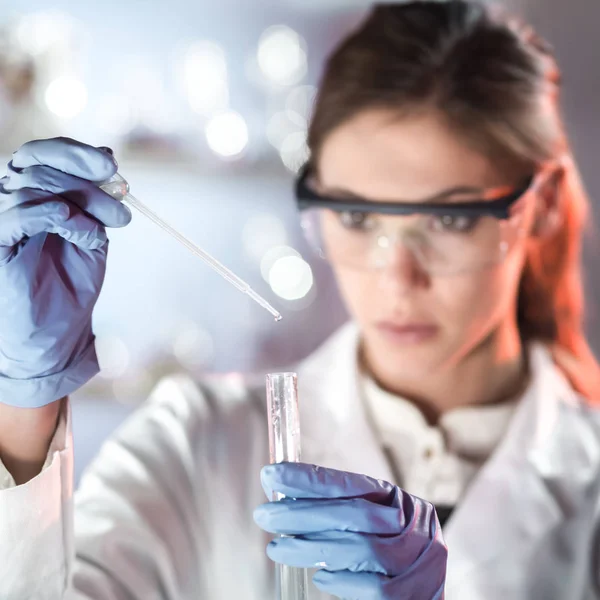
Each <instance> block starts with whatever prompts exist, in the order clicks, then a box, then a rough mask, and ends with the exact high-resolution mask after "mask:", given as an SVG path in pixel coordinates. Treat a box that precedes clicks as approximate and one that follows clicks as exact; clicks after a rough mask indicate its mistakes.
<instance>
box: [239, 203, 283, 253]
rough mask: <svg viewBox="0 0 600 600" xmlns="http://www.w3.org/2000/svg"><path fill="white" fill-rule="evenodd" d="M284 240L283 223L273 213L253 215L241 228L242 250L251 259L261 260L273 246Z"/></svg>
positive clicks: (281, 243)
mask: <svg viewBox="0 0 600 600" xmlns="http://www.w3.org/2000/svg"><path fill="white" fill-rule="evenodd" d="M286 242H287V234H286V231H285V225H284V224H283V221H282V220H281V219H280V218H279V217H276V216H275V215H268V214H258V215H254V216H252V217H250V218H249V219H248V221H247V222H246V224H245V225H244V229H243V230H242V244H243V247H244V251H245V253H246V255H247V256H248V257H250V258H251V259H253V260H257V261H258V260H261V259H262V258H263V256H264V255H265V253H266V252H267V251H268V250H270V249H271V248H272V247H273V246H282V245H284V244H285V243H286Z"/></svg>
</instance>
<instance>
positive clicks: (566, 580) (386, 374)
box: [0, 2, 600, 600]
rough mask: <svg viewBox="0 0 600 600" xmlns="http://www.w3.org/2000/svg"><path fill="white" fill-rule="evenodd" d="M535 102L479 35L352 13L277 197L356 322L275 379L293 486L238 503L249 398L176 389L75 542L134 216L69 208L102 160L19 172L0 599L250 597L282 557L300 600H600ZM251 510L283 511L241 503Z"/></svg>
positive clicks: (583, 442)
mask: <svg viewBox="0 0 600 600" xmlns="http://www.w3.org/2000/svg"><path fill="white" fill-rule="evenodd" d="M558 86H559V76H558V71H557V68H556V65H555V63H554V61H553V60H552V57H551V55H550V53H549V51H548V49H547V48H546V47H545V46H544V44H543V43H542V41H541V40H540V39H539V38H537V37H535V36H534V34H533V33H532V31H531V30H530V29H527V28H524V27H521V26H519V25H517V24H514V23H512V22H508V21H505V20H503V19H502V18H501V17H499V16H494V15H491V14H490V13H489V12H488V11H487V10H486V9H484V8H483V7H481V6H480V5H477V4H471V3H465V2H448V3H438V2H415V3H409V4H402V5H384V6H378V7H376V8H375V9H374V10H373V12H372V13H371V15H370V17H369V18H368V19H367V21H366V22H365V23H364V25H363V26H362V27H361V28H360V29H359V30H358V31H356V32H355V33H354V34H352V36H350V37H349V38H348V39H347V40H346V41H345V42H344V43H343V44H342V45H341V46H340V47H339V48H338V49H337V50H336V52H335V53H334V54H333V56H332V57H331V59H330V60H329V62H328V64H327V68H326V72H325V75H324V78H323V81H322V85H321V90H320V95H319V98H318V101H317V103H316V107H315V112H314V116H313V119H312V123H311V129H310V135H309V145H310V150H311V159H310V162H309V164H308V165H307V167H306V168H305V169H304V170H303V172H302V174H301V176H300V178H299V180H298V185H297V190H298V194H297V195H298V203H299V208H300V209H301V212H302V214H303V219H304V221H305V224H306V227H307V233H308V234H309V235H310V238H311V240H312V242H313V243H314V244H315V245H316V246H317V247H318V248H319V250H320V251H321V253H322V254H323V255H324V256H325V257H326V258H328V259H329V260H330V262H331V264H332V267H333V269H334V272H335V275H336V277H337V281H338V283H339V286H340V289H341V291H342V294H343V296H344V298H345V301H346V303H347V306H348V308H349V310H350V313H351V314H352V316H353V324H350V325H348V326H346V327H345V328H343V329H342V330H341V331H340V332H338V333H337V334H335V335H334V336H333V338H332V339H331V340H329V341H328V342H326V343H325V345H324V346H323V347H322V348H321V349H320V350H318V351H317V352H316V353H315V354H314V355H313V356H311V357H309V358H308V359H306V360H305V361H304V362H302V363H301V364H300V365H298V367H297V369H296V370H297V371H298V376H299V384H300V396H301V401H302V408H303V418H304V422H303V424H302V431H303V452H304V459H305V460H306V463H307V464H301V465H285V464H284V465H279V466H277V467H266V468H263V470H262V473H261V481H259V478H258V473H259V470H260V469H261V467H262V466H263V465H264V464H265V463H266V462H267V453H266V448H265V439H266V431H265V430H266V425H265V416H264V412H263V408H262V407H263V404H264V400H263V394H264V392H263V385H264V384H263V380H262V377H261V378H259V380H257V381H254V380H252V379H247V380H243V381H242V380H240V379H239V378H237V377H235V378H233V377H224V378H216V379H210V380H207V381H202V382H196V381H192V380H191V379H189V378H188V377H184V376H181V377H174V378H171V379H168V380H166V381H164V382H162V383H161V384H160V385H159V386H158V388H157V390H156V391H155V393H154V395H153V397H152V398H151V400H150V401H149V402H148V403H147V404H146V405H145V406H144V407H143V408H142V409H141V410H140V411H139V412H138V413H137V414H136V415H135V416H134V417H133V418H132V419H131V420H130V421H129V422H128V423H127V424H126V425H125V426H124V427H122V428H121V429H120V430H119V432H118V433H117V434H116V435H115V436H114V438H113V439H112V440H110V441H109V442H108V443H107V444H106V445H105V446H104V448H103V449H102V451H101V453H100V455H99V457H98V459H97V460H96V461H95V463H94V464H93V466H92V467H91V468H90V469H89V470H88V472H87V475H86V476H85V477H84V480H83V482H82V486H81V490H80V492H79V493H78V496H77V501H76V508H75V511H74V513H75V514H74V519H75V538H73V537H72V534H71V523H72V522H71V511H70V498H71V487H72V479H71V456H72V454H71V438H70V421H69V418H68V414H69V409H68V403H67V400H62V401H61V402H58V401H57V400H58V399H59V398H62V397H64V396H66V395H67V394H69V393H71V392H72V391H73V390H74V389H76V388H77V387H79V386H80V385H82V384H83V383H85V381H87V380H88V379H89V377H91V376H92V375H93V374H94V373H95V372H96V370H97V365H96V360H95V356H94V352H93V336H92V333H91V326H90V315H91V311H92V308H93V305H94V302H95V300H96V298H97V295H98V293H99V290H100V287H101V283H102V278H103V274H104V265H105V259H106V252H107V244H106V234H105V231H104V227H105V226H121V225H124V224H126V223H127V222H128V220H129V215H128V213H127V212H126V209H125V208H123V207H122V206H121V205H119V204H118V203H115V202H114V201H112V199H111V198H109V197H108V196H105V195H104V194H103V193H102V192H100V191H98V188H97V187H96V186H95V185H94V184H93V183H90V181H95V182H98V181H102V180H104V179H107V178H108V177H110V176H111V175H112V174H113V173H114V171H115V170H116V165H115V163H114V161H113V159H112V157H111V155H110V154H109V153H108V152H107V151H106V150H105V149H93V148H90V147H89V146H85V145H83V144H79V143H77V142H73V141H72V140H43V141H37V142H30V143H29V144H26V145H25V146H24V147H22V148H21V149H19V150H18V151H17V152H16V153H15V155H14V156H13V160H12V162H11V164H10V165H9V169H8V175H7V177H6V178H4V179H3V180H2V185H3V195H2V200H1V203H0V206H1V207H3V210H4V212H3V213H2V218H1V220H0V241H1V243H0V246H2V248H0V251H1V252H3V254H1V255H0V278H2V279H1V285H2V290H3V299H4V307H3V312H2V314H1V316H0V350H1V353H0V356H1V362H0V367H1V369H0V373H1V374H2V378H1V379H0V398H1V399H2V402H3V405H0V408H1V409H2V410H1V412H0V426H1V432H2V435H1V436H0V456H1V457H2V459H3V461H4V465H5V467H6V472H5V474H4V483H3V488H4V489H3V491H1V492H0V508H1V512H0V514H1V515H2V517H1V520H0V526H1V528H2V530H1V535H0V540H1V541H0V592H1V593H0V596H2V597H10V598H61V597H63V596H64V597H66V598H89V599H95V600H99V599H102V600H104V599H108V598H110V599H115V598H116V599H119V600H120V599H130V598H135V599H138V598H140V599H141V598H144V599H147V598H167V599H171V598H173V599H174V598H183V599H187V598H198V597H202V598H235V597H242V598H265V597H270V595H271V594H272V589H273V588H272V585H273V582H272V572H273V571H272V568H271V567H272V565H271V563H270V562H269V561H268V559H267V557H266V556H265V555H264V546H263V544H266V543H267V542H268V540H269V539H270V535H269V533H281V534H288V535H292V536H295V537H285V538H281V539H277V540H275V541H273V542H270V543H269V546H268V549H267V552H268V555H269V557H270V558H271V559H273V560H274V561H277V562H281V563H285V564H290V565H294V566H300V567H306V568H310V567H316V568H317V569H318V570H317V572H316V574H315V575H314V582H315V584H316V586H311V594H312V597H314V598H317V597H323V598H325V597H332V596H333V597H340V598H361V599H362V598H423V599H430V598H442V597H443V596H444V581H445V594H446V597H447V598H452V599H454V598H459V599H460V600H470V599H473V600H474V599H483V598H485V599H486V600H495V599H502V600H507V599H511V600H514V599H525V598H527V599H531V598H544V599H545V600H559V599H560V600H567V599H568V600H576V599H581V600H583V599H591V598H600V587H599V579H600V577H599V575H600V564H599V561H598V551H599V549H600V548H599V542H598V540H599V539H600V538H599V537H598V531H599V529H598V506H600V502H599V501H600V490H599V487H600V477H599V475H600V451H599V450H600V435H599V432H600V431H599V429H598V411H597V409H596V408H595V407H594V405H593V401H594V400H595V399H596V398H597V397H598V396H596V394H597V392H598V387H599V386H598V376H597V373H598V369H597V366H596V363H595V362H594V360H593V357H592V355H591V353H590V351H589V349H588V346H587V344H586V341H585V339H584V336H583V333H582V324H581V321H582V293H581V282H580V238H581V230H582V226H583V223H584V220H585V210H586V201H585V196H584V193H583V190H582V188H581V186H580V184H579V181H578V176H577V170H576V168H575V165H574V164H573V161H572V158H571V155H570V152H569V147H568V143H567V139H566V137H565V133H564V131H563V128H562V123H561V119H560V115H559V110H558V104H557V96H558ZM555 362H558V363H559V365H560V366H556V364H555ZM55 427H56V430H55ZM313 465H319V467H315V466H313ZM361 473H366V474H368V475H370V476H371V477H372V478H371V477H367V476H366V475H360V474H361ZM386 482H392V483H393V484H396V485H398V486H401V487H396V486H395V485H393V484H392V483H386ZM261 483H262V486H263V487H264V491H265V492H266V493H267V496H268V497H269V498H270V497H271V494H272V493H273V492H279V493H283V494H285V495H286V496H289V497H292V498H296V500H295V501H284V502H279V503H264V495H263V491H262V490H261ZM421 498H422V499H421ZM259 505H260V506H259ZM257 506H258V508H256V507H257ZM434 506H436V507H437V509H438V513H439V516H440V520H441V521H443V522H444V525H443V526H444V539H442V536H441V531H440V525H439V522H438V519H437V517H436V512H435V511H434V509H433V507H434ZM253 513H254V519H255V521H256V523H257V524H258V525H260V527H261V528H262V529H263V530H264V531H261V529H259V528H258V527H256V525H255V524H254V523H252V516H253ZM73 539H74V540H75V541H73ZM73 545H74V556H73V554H72V552H71V550H72V547H73ZM446 548H447V550H448V554H446ZM446 560H447V567H446ZM67 588H68V590H67ZM317 588H319V589H320V590H321V592H322V593H323V595H322V596H319V595H318V594H319V592H318V591H317Z"/></svg>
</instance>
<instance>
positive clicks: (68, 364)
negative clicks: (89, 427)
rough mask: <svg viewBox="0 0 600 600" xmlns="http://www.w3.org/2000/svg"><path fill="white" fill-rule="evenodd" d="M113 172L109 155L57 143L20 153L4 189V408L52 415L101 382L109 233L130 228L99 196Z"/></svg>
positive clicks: (125, 214)
mask: <svg viewBox="0 0 600 600" xmlns="http://www.w3.org/2000/svg"><path fill="white" fill-rule="evenodd" d="M116 171H117V165H116V162H115V160H114V159H113V157H112V155H111V153H110V152H109V151H107V150H106V149H97V148H93V147H92V146H88V145H86V144H82V143H79V142H76V141H74V140H70V139H65V138H58V139H50V140H37V141H33V142H29V143H27V144H25V145H23V146H22V147H21V148H19V150H17V151H16V152H15V153H14V154H13V158H12V161H11V162H10V163H9V165H8V170H7V175H6V176H5V177H3V178H2V179H0V290H2V293H1V294H0V402H3V403H5V404H10V405H12V406H17V407H26V408H35V407H41V406H45V405H47V404H50V403H52V402H54V401H55V400H58V399H60V398H62V397H63V396H65V395H68V394H70V393H71V392H73V391H74V390H76V389H77V388H79V387H80V386H82V385H83V384H84V383H86V381H88V380H89V379H90V378H91V377H93V376H94V375H95V374H96V373H97V372H98V362H97V359H96V354H95V350H94V336H93V333H92V326H91V319H92V310H93V308H94V305H95V303H96V300H97V299H98V295H99V293H100V289H101V287H102V283H103V281H104V273H105V268H106V255H107V250H108V242H107V236H106V231H105V227H122V226H124V225H127V224H128V223H129V221H130V220H131V214H130V212H129V210H128V208H127V207H126V206H124V205H122V204H121V203H120V202H115V201H114V199H113V198H111V197H110V196H109V195H108V194H106V193H105V192H103V191H102V190H101V189H100V188H99V187H98V186H97V182H101V181H104V180H106V179H108V178H110V177H112V176H113V175H114V174H115V173H116ZM52 234H55V235H52Z"/></svg>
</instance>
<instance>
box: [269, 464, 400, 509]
mask: <svg viewBox="0 0 600 600" xmlns="http://www.w3.org/2000/svg"><path fill="white" fill-rule="evenodd" d="M261 482H262V486H263V489H264V490H265V493H266V494H267V498H272V497H273V493H274V492H279V493H281V494H283V495H284V496H288V497H290V498H365V499H367V500H370V501H371V502H377V503H382V504H391V503H392V502H393V500H394V497H395V495H396V488H395V486H393V485H392V484H390V483H387V482H386V481H382V480H379V479H373V478H372V477H367V476H366V475H358V474H356V473H347V472H345V471H337V470H335V469H327V468H324V467H318V466H316V465H307V464H304V463H278V464H275V465H267V466H266V467H263V469H262V471H261Z"/></svg>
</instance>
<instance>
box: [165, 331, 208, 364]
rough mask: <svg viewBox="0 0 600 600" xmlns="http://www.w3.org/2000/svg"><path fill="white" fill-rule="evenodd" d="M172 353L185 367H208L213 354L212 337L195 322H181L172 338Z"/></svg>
mask: <svg viewBox="0 0 600 600" xmlns="http://www.w3.org/2000/svg"><path fill="white" fill-rule="evenodd" d="M173 354H174V356H175V358H176V359H177V362H178V363H179V364H180V365H181V366H183V367H184V368H186V369H189V370H195V369H198V368H200V367H208V366H210V365H211V364H212V361H213V359H214V354H215V345H214V341H213V338H212V336H211V335H210V333H208V331H206V330H205V329H203V328H202V327H200V326H199V325H198V324H196V323H193V322H187V323H182V324H181V325H180V326H179V328H178V331H177V332H176V334H175V336H174V338H173Z"/></svg>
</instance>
